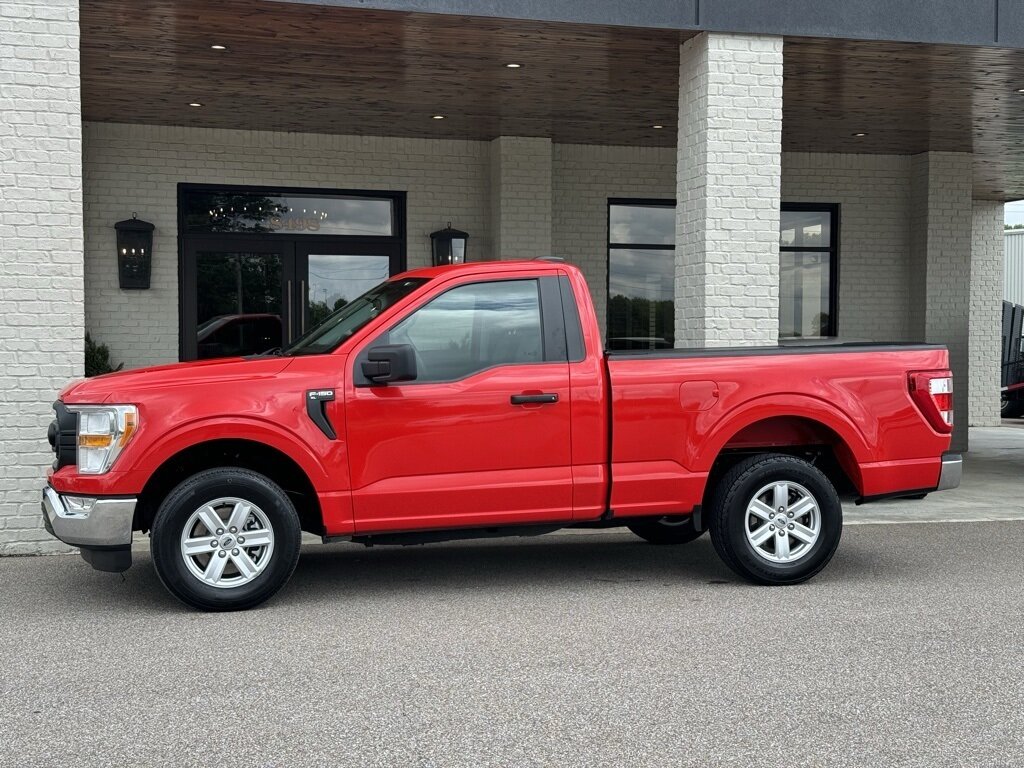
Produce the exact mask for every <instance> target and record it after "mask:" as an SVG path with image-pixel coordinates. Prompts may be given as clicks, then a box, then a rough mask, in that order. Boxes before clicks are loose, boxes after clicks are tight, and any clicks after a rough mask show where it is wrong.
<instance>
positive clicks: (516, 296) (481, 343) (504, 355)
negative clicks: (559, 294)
mask: <svg viewBox="0 0 1024 768" xmlns="http://www.w3.org/2000/svg"><path fill="white" fill-rule="evenodd" d="M376 343H377V344H409V345H411V346H412V347H413V349H414V350H415V351H416V363H417V367H418V369H419V370H418V376H417V378H416V380H417V381H418V382H439V381H454V380H456V379H462V378H465V377H467V376H470V375H472V374H474V373H477V372H478V371H482V370H485V369H487V368H493V367H495V366H498V365H517V364H525V363H539V362H542V361H543V360H544V342H543V334H542V328H541V319H540V298H539V294H538V284H537V281H536V280H504V281H495V282H487V283H472V284H469V285H462V286H459V287H458V288H453V289H452V290H450V291H447V292H446V293H444V294H442V295H440V296H438V297H437V298H435V299H434V300H432V301H431V302H430V303H428V304H426V305H425V306H423V307H421V308H420V309H418V310H417V311H416V312H414V313H413V314H411V315H410V316H409V317H407V318H406V319H405V320H403V321H402V322H401V323H399V324H398V325H397V326H395V327H394V328H393V329H392V330H391V331H390V332H389V333H387V334H385V337H384V338H382V339H380V340H378V341H377V342H376Z"/></svg>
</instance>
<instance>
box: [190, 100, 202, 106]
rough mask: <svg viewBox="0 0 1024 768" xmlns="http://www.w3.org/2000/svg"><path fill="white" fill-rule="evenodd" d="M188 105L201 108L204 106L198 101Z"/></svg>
mask: <svg viewBox="0 0 1024 768" xmlns="http://www.w3.org/2000/svg"><path fill="white" fill-rule="evenodd" d="M188 105H189V106H190V107H201V106H203V105H202V104H200V103H199V102H198V101H190V102H189V103H188Z"/></svg>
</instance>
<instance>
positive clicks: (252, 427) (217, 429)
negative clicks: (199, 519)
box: [135, 416, 342, 492]
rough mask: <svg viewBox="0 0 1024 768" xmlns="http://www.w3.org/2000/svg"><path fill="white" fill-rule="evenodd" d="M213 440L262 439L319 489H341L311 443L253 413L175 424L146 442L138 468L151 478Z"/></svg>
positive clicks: (320, 490) (142, 473) (146, 478)
mask: <svg viewBox="0 0 1024 768" xmlns="http://www.w3.org/2000/svg"><path fill="white" fill-rule="evenodd" d="M212 440H250V441H252V442H256V443H263V444H264V445H267V446H270V447H271V448H275V449H277V450H279V451H281V453H284V454H285V455H287V456H288V457H289V458H291V459H292V460H293V461H294V462H295V463H296V464H298V465H299V467H300V468H301V469H302V471H303V472H305V473H306V476H307V477H308V478H309V480H310V482H311V483H312V484H313V487H314V488H315V489H316V490H317V491H318V492H330V491H333V490H342V489H340V488H334V487H332V486H333V484H332V478H331V473H329V472H328V471H327V468H326V467H325V465H324V462H323V460H322V459H321V458H320V456H318V455H317V454H316V453H315V452H314V451H313V450H312V448H311V447H310V446H309V445H307V444H306V443H305V442H304V441H302V440H301V439H300V438H299V437H298V436H296V435H295V434H293V433H291V432H290V431H288V430H287V429H285V428H283V427H281V426H280V425H278V424H275V423H273V422H271V421H268V420H265V419H260V418H255V417H252V416H231V417H226V416H224V417H213V418H208V419H203V420H200V421H195V422H190V423H188V424H183V425H181V426H179V427H176V428H175V429H173V430H171V431H170V432H168V433H166V434H164V435H162V436H161V437H160V438H159V439H158V440H157V441H156V442H155V443H153V444H152V445H150V446H147V448H146V450H145V453H144V454H143V455H142V457H141V459H140V461H139V463H138V464H137V465H136V467H135V469H136V471H137V472H138V473H139V475H141V476H143V477H144V481H145V480H148V479H149V478H150V477H151V476H152V475H153V473H154V472H156V470H157V469H159V468H160V467H161V466H162V465H163V464H164V463H165V462H166V461H167V460H168V459H170V458H171V457H172V456H174V455H176V454H178V453H180V452H181V451H183V450H185V449H187V448H191V447H193V446H196V445H199V444H201V443H206V442H210V441H212Z"/></svg>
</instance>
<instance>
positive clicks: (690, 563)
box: [0, 522, 1024, 767]
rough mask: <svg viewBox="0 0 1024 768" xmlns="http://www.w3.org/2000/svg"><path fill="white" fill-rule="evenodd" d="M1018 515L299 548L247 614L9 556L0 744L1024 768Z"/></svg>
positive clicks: (152, 582) (389, 757) (151, 583)
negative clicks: (746, 550)
mask: <svg viewBox="0 0 1024 768" xmlns="http://www.w3.org/2000/svg"><path fill="white" fill-rule="evenodd" d="M1022 549H1024V522H978V523H950V524H930V525H859V526H850V527H849V528H848V529H847V530H846V532H845V534H844V539H843V543H842V545H841V546H840V549H839V552H838V554H837V556H836V559H835V561H834V562H833V564H832V565H831V566H830V567H829V569H827V570H826V571H825V572H824V573H823V574H822V575H821V576H819V577H818V578H817V579H816V580H814V581H813V582H811V583H809V584H806V585H802V586H798V587H791V588H785V589H768V588H758V587H752V586H748V585H746V584H742V583H739V582H737V581H736V580H735V579H734V578H733V576H732V575H731V574H730V573H729V572H728V571H727V570H726V569H725V568H724V567H723V566H722V565H721V564H720V563H719V561H718V559H717V557H716V556H715V554H714V552H713V550H712V548H711V545H710V542H708V541H707V539H706V538H705V539H702V540H700V541H698V542H695V543H694V544H691V545H688V546H686V547H683V548H670V547H653V546H650V545H646V544H644V543H641V542H640V541H639V540H638V539H635V538H633V537H632V536H631V535H630V534H628V533H617V532H615V533H607V532H601V533H585V534H583V533H566V534H556V535H551V536H548V537H542V538H539V539H532V540H522V541H512V542H509V541H490V542H483V543H478V542H471V543H455V544H447V545H435V546H431V547H415V548H406V549H399V548H374V549H371V550H366V549H362V548H359V547H356V546H354V545H351V544H336V545H330V546H326V547H325V546H319V545H317V546H314V547H307V548H306V550H305V551H304V553H303V557H302V560H301V562H300V564H299V568H298V570H297V572H296V574H295V577H294V578H293V580H292V582H291V583H290V585H289V586H288V587H287V588H286V589H285V590H284V591H283V592H282V593H281V594H280V595H279V596H278V597H277V598H275V599H274V600H273V601H272V602H270V603H269V604H267V605H265V606H264V607H262V608H260V609H258V610H254V611H251V612H248V613H235V614H220V615H210V614H202V613H196V612H193V611H190V610H188V609H185V608H183V607H182V606H180V605H179V604H177V603H176V602H175V601H174V600H172V599H171V598H170V597H168V596H167V595H166V593H165V592H164V591H163V589H162V588H161V586H160V584H159V583H158V581H157V578H156V575H155V573H154V571H153V568H152V566H151V564H150V563H149V561H148V559H146V558H143V559H142V560H141V561H140V562H138V563H137V564H136V566H135V567H133V568H132V570H130V571H129V572H128V573H127V574H126V575H125V578H124V580H122V578H121V577H120V576H117V575H110V574H101V573H97V572H95V571H92V570H90V569H89V567H88V566H87V565H86V564H85V563H84V562H82V561H81V560H80V559H79V558H77V557H74V556H50V557H37V558H6V559H3V560H0V615H2V616H3V621H2V622H0V658H2V661H3V666H2V670H3V671H2V675H0V724H2V725H0V728H2V733H3V737H2V742H3V749H0V764H2V765H5V766H6V765H11V766H28V765H47V766H53V765H96V766H100V765H102V766H108V765H113V766H119V765H150V766H157V765H167V766H180V765H214V764H218V763H220V764H224V765H246V766H291V765H300V764H311V765H394V766H450V765H467V766H469V765H473V766H480V765H494V766H499V765H500V766H508V765H537V766H540V765H588V766H590V765H593V766H625V765H659V766H660V765H665V766H669V765H671V766H681V765H685V766H691V765H692V766H706V765H744V766H746V765H766V766H767V765H822V766H824V765H828V766H842V765H850V766H854V765H857V766H863V765H886V766H890V765H908V766H911V765H912V766H929V767H933V766H945V765H950V766H953V765H956V766H962V765H978V766H1008V765H1021V764H1024V735H1022V734H1024V712H1022V707H1021V702H1022V701H1024V673H1022V667H1021V648H1022V644H1024V629H1022V627H1024V600H1022V598H1021V592H1020V585H1021V577H1022V574H1024V566H1022V561H1021V551H1022Z"/></svg>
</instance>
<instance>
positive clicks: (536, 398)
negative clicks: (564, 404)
mask: <svg viewBox="0 0 1024 768" xmlns="http://www.w3.org/2000/svg"><path fill="white" fill-rule="evenodd" d="M509 399H510V400H511V402H512V405H527V404H529V403H557V402H558V395H557V394H556V393H554V392H545V393H543V394H540V395H512V397H511V398H509Z"/></svg>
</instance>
